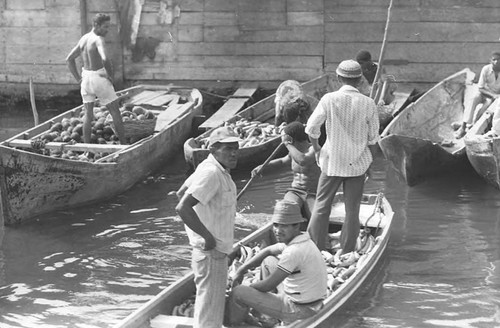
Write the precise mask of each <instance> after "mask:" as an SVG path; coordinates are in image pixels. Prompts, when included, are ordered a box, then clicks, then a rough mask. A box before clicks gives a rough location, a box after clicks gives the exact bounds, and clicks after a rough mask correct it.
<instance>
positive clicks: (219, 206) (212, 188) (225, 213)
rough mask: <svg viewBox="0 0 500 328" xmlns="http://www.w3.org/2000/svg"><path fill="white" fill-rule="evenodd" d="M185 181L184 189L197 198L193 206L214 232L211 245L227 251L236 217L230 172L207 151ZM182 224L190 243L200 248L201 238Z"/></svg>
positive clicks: (201, 219) (202, 243)
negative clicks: (207, 153) (206, 156)
mask: <svg viewBox="0 0 500 328" xmlns="http://www.w3.org/2000/svg"><path fill="white" fill-rule="evenodd" d="M185 184H186V186H187V187H188V189H187V190H186V193H188V194H191V195H192V196H193V197H194V198H196V199H197V200H198V201H199V203H198V204H196V205H195V206H194V211H195V212H196V214H197V215H198V217H199V218H200V221H201V223H203V224H204V225H205V227H206V228H207V229H208V231H210V233H212V235H213V236H214V238H215V240H216V246H215V249H216V250H218V251H219V252H222V253H226V254H228V253H230V252H231V251H232V249H233V242H234V219H235V217H236V185H235V184H234V181H233V179H232V178H231V175H230V174H229V172H228V171H227V170H225V169H224V168H223V167H222V165H220V163H219V162H218V161H217V160H216V159H215V157H213V155H212V154H210V155H208V158H207V159H206V160H204V161H203V162H201V163H200V165H198V167H197V168H196V170H195V171H194V173H193V174H192V175H191V176H190V177H189V178H188V179H187V180H186V182H185ZM185 228H186V232H187V234H188V237H189V243H190V244H191V246H193V247H198V248H203V247H204V244H205V239H204V238H203V237H202V236H200V235H198V234H197V233H196V232H194V231H193V230H191V229H190V228H189V227H188V226H185Z"/></svg>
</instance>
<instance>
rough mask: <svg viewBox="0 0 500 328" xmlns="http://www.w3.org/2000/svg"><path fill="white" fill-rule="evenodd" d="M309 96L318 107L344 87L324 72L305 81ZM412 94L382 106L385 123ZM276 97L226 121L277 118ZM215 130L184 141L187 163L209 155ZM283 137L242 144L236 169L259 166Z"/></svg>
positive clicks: (303, 87) (302, 85)
mask: <svg viewBox="0 0 500 328" xmlns="http://www.w3.org/2000/svg"><path fill="white" fill-rule="evenodd" d="M301 87H302V89H303V91H304V93H305V94H306V96H307V99H308V101H309V103H310V105H311V107H312V109H314V108H315V107H316V105H317V103H318V101H319V99H320V98H321V97H322V96H323V95H324V94H325V93H327V92H332V91H335V90H337V89H338V88H339V87H340V84H339V82H338V81H337V80H336V78H335V76H333V75H331V74H324V75H322V76H319V77H317V78H315V79H312V80H310V81H307V82H305V83H303V84H301ZM408 96H409V93H403V92H396V93H395V97H394V100H393V101H392V102H391V103H390V104H388V105H386V106H383V107H381V108H380V109H379V118H380V120H381V122H382V124H384V125H385V124H387V123H388V122H389V121H390V120H391V119H392V116H391V114H392V113H395V112H397V111H398V110H400V109H401V107H402V106H403V105H406V104H405V101H406V100H407V99H408ZM275 98H276V94H273V95H271V96H269V97H267V98H264V99H262V100H260V101H258V102H256V103H255V104H253V105H251V106H249V107H247V108H246V109H244V110H242V111H240V112H239V113H237V114H236V115H234V116H232V117H230V118H228V119H227V120H226V124H232V123H235V122H238V121H239V120H241V119H245V120H247V121H248V122H262V123H265V122H273V120H274V117H275V110H274V106H275ZM212 131H213V129H209V130H207V131H205V132H204V133H202V134H201V135H199V136H197V137H195V138H190V139H188V140H187V141H186V142H185V143H184V157H185V159H186V162H187V163H188V164H189V165H190V166H191V167H192V168H195V167H196V166H198V164H199V163H201V162H202V161H203V160H204V159H205V158H207V156H208V154H209V151H208V149H206V147H205V146H204V144H205V142H204V141H206V140H207V138H208V136H209V135H210V133H211V132H212ZM280 142H281V137H280V136H279V134H278V135H275V136H274V137H270V138H267V139H265V141H264V142H262V143H259V144H256V145H252V146H243V147H240V150H239V154H238V166H237V168H236V169H245V168H254V167H255V166H257V165H259V164H262V163H263V162H264V161H265V160H266V159H267V158H268V157H269V155H271V153H272V152H273V151H274V149H276V147H277V146H278V145H279V144H280ZM284 154H286V150H285V149H283V151H282V153H281V154H277V156H280V155H284Z"/></svg>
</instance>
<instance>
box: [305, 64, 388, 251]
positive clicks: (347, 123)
mask: <svg viewBox="0 0 500 328" xmlns="http://www.w3.org/2000/svg"><path fill="white" fill-rule="evenodd" d="M336 72H337V76H338V80H339V82H341V83H342V87H341V88H340V89H339V90H338V91H335V92H330V93H327V94H326V95H324V96H323V97H322V98H321V100H320V101H319V104H318V106H317V107H316V109H315V110H314V111H313V113H312V115H311V117H310V118H309V120H308V121H307V126H306V133H307V134H308V135H309V138H310V139H311V143H312V145H313V148H314V151H315V153H316V161H317V163H318V165H319V167H320V169H321V175H320V177H319V182H318V190H317V192H316V202H315V204H314V208H313V211H312V215H311V220H310V221H309V224H308V227H307V231H308V232H309V234H310V235H311V239H312V240H313V241H314V242H315V243H316V245H318V248H319V249H320V250H322V249H324V248H325V246H326V236H327V232H328V221H329V217H330V212H331V207H332V202H333V199H334V197H335V193H336V192H337V190H338V189H339V187H340V185H341V184H342V185H343V192H344V199H345V209H346V222H345V224H343V225H342V232H341V246H342V250H343V253H349V252H352V251H353V250H354V248H355V246H356V239H357V237H358V234H359V229H360V227H359V207H360V203H361V198H362V196H363V187H364V181H365V174H366V173H367V171H368V169H369V167H370V165H371V163H372V160H373V157H372V151H374V147H373V146H375V145H376V143H377V141H378V138H379V134H378V130H379V121H378V114H377V108H376V105H375V102H374V101H373V99H371V98H370V97H367V96H365V95H362V94H361V93H360V92H359V90H358V89H357V88H356V86H357V85H358V84H359V81H360V78H361V75H362V71H361V66H360V65H359V63H358V62H356V61H355V60H345V61H343V62H341V63H340V64H339V66H338V67H337V71H336ZM324 122H326V142H325V144H324V145H323V146H322V147H321V146H320V145H319V143H318V138H319V137H320V134H321V131H320V126H321V124H323V123H324Z"/></svg>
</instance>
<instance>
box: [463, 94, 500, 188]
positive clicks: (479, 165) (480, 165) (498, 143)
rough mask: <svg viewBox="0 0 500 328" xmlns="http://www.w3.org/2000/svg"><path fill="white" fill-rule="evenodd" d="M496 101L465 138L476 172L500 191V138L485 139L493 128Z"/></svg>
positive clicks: (499, 103)
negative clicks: (485, 134)
mask: <svg viewBox="0 0 500 328" xmlns="http://www.w3.org/2000/svg"><path fill="white" fill-rule="evenodd" d="M499 105H500V101H499V100H496V101H495V102H493V104H491V106H490V107H489V108H488V109H487V110H486V112H485V113H484V114H483V115H482V116H481V117H480V118H479V119H478V121H477V122H476V123H474V125H473V126H472V128H471V129H470V130H469V131H468V132H467V134H466V135H465V137H464V141H465V150H466V153H467V158H468V159H469V162H470V163H471V165H472V167H473V168H474V170H475V171H476V172H477V173H478V174H479V175H480V176H481V177H482V178H483V179H484V180H485V181H486V182H488V183H489V184H490V185H492V186H494V187H495V188H497V189H500V137H491V138H489V137H484V136H483V134H484V133H486V132H488V130H489V128H490V127H491V120H492V118H493V115H494V110H495V109H497V108H498V106H499Z"/></svg>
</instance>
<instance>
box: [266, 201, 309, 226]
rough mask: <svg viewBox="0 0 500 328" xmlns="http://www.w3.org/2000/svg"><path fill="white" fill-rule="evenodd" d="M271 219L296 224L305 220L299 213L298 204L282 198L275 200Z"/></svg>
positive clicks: (280, 222) (274, 221)
mask: <svg viewBox="0 0 500 328" xmlns="http://www.w3.org/2000/svg"><path fill="white" fill-rule="evenodd" d="M272 221H273V223H278V224H296V223H301V222H304V221H305V220H304V218H303V217H302V214H301V213H300V207H299V204H297V203H295V202H292V201H289V200H286V199H283V200H280V201H278V202H276V205H275V206H274V213H273V218H272Z"/></svg>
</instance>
